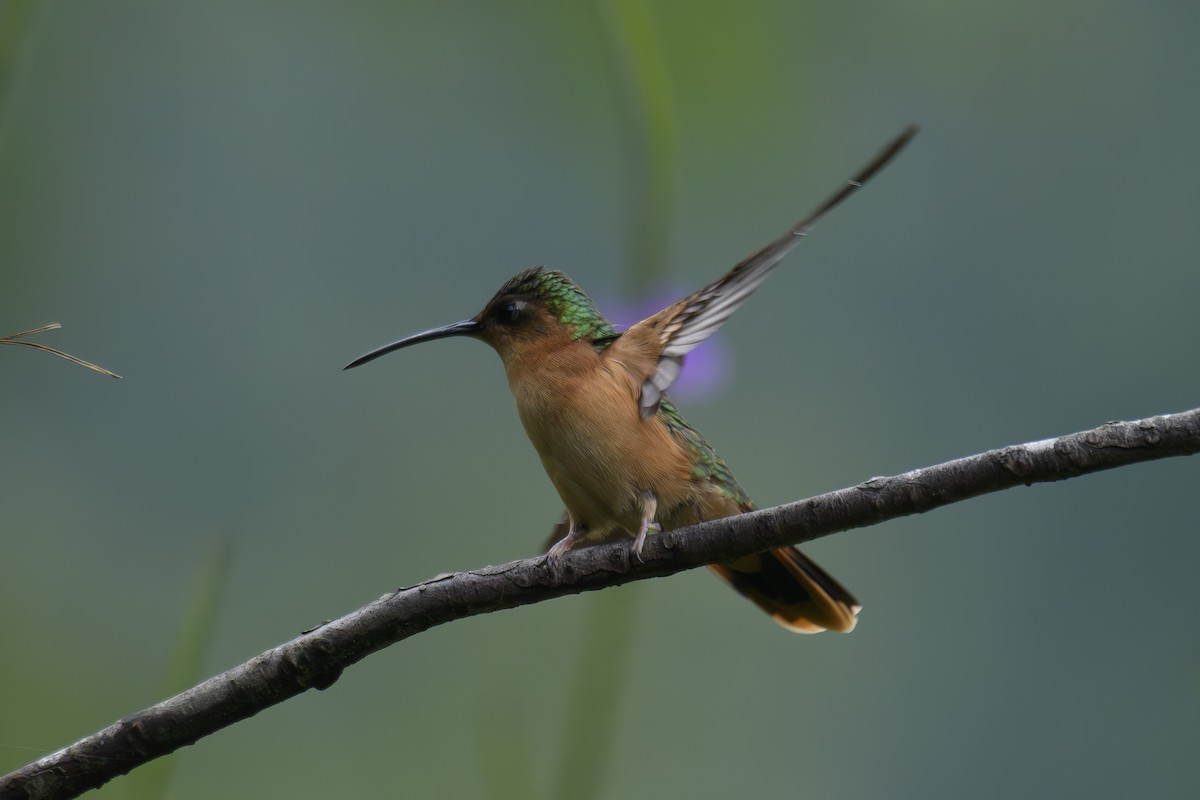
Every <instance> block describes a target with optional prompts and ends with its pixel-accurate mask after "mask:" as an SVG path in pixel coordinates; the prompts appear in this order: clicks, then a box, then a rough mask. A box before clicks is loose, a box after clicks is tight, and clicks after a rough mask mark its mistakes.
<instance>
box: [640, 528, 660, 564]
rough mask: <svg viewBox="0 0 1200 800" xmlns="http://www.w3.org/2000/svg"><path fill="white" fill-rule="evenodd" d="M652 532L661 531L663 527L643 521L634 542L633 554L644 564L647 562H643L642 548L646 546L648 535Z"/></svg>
mask: <svg viewBox="0 0 1200 800" xmlns="http://www.w3.org/2000/svg"><path fill="white" fill-rule="evenodd" d="M651 530H656V531H661V530H662V525H659V524H658V523H657V522H651V521H650V520H648V519H644V520H642V527H641V528H639V529H638V535H637V538H635V539H634V540H633V554H634V555H635V556H637V560H638V561H639V562H641V563H643V564H645V563H646V562H645V561H643V560H642V547H643V546H645V544H646V534H647V533H649V532H650V531H651Z"/></svg>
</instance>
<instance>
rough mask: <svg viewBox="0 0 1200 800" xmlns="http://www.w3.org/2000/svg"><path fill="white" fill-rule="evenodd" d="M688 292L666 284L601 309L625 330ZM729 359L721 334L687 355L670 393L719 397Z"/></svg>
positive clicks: (727, 381)
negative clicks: (638, 297) (635, 297)
mask: <svg viewBox="0 0 1200 800" xmlns="http://www.w3.org/2000/svg"><path fill="white" fill-rule="evenodd" d="M687 294H688V291H687V290H686V289H681V288H679V287H678V286H676V285H670V284H667V285H663V286H660V287H658V288H656V289H652V290H651V291H649V292H647V293H645V294H644V295H643V297H642V300H640V301H637V302H629V301H609V302H605V303H604V304H603V307H602V309H601V310H602V311H603V312H604V315H605V316H606V317H608V318H609V320H610V321H612V322H613V323H614V324H615V325H617V326H618V327H619V328H620V329H621V330H625V329H626V328H628V327H629V326H630V325H633V324H635V323H637V322H640V321H641V320H643V319H645V318H646V317H648V316H650V315H651V314H654V313H656V312H658V311H661V310H662V309H664V308H666V307H667V306H669V305H671V304H672V303H674V302H675V301H677V300H679V299H680V298H682V297H686V296H687ZM730 362H731V359H730V357H729V350H728V348H727V347H725V345H724V343H723V342H722V341H721V335H720V334H719V333H718V334H717V335H715V336H713V337H712V338H710V339H709V340H708V341H706V342H704V343H703V344H701V345H700V346H699V347H697V348H696V349H695V350H693V351H692V352H690V353H688V354H687V355H686V356H685V357H684V361H683V372H682V373H680V375H679V379H678V380H676V381H675V384H674V385H673V386H672V387H671V388H670V390H669V391H668V392H667V395H668V396H669V397H672V398H690V399H694V400H703V399H705V398H710V397H715V396H717V395H718V394H720V393H721V391H723V390H724V388H725V387H726V386H727V385H728V383H729V378H730V372H731V369H730Z"/></svg>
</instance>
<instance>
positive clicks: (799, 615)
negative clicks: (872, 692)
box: [711, 547, 862, 633]
mask: <svg viewBox="0 0 1200 800" xmlns="http://www.w3.org/2000/svg"><path fill="white" fill-rule="evenodd" d="M711 569H712V571H713V572H715V573H717V574H718V575H720V576H721V577H722V578H724V579H725V580H727V581H728V582H729V583H730V584H731V585H732V586H733V588H734V589H737V590H738V592H740V593H741V594H742V595H743V596H744V597H746V598H748V599H749V600H750V601H751V602H752V603H754V604H755V605H757V606H758V607H759V608H761V609H762V610H763V611H766V612H767V613H768V614H770V615H771V617H772V618H774V619H775V621H776V622H778V623H779V624H780V625H783V626H784V627H785V628H788V629H790V630H793V631H796V632H797V633H820V632H821V631H824V630H830V631H836V632H837V633H849V632H850V631H852V630H854V625H855V623H856V622H857V621H858V618H857V617H858V612H859V610H861V609H862V606H861V605H859V602H858V601H857V600H856V599H854V595H852V594H850V592H848V591H846V589H845V587H843V586H842V585H841V584H840V583H838V582H837V581H836V580H834V578H833V577H832V576H831V575H830V574H829V573H828V572H826V571H825V570H823V569H821V568H820V567H819V566H817V564H816V563H815V562H814V561H812V560H811V559H810V558H808V556H806V555H804V554H803V553H801V552H800V551H799V550H797V549H796V548H794V547H783V548H780V549H779V550H772V551H770V552H768V553H758V554H756V555H752V556H746V557H745V558H740V559H738V560H737V561H733V562H730V563H727V564H714V565H713V566H712V567H711Z"/></svg>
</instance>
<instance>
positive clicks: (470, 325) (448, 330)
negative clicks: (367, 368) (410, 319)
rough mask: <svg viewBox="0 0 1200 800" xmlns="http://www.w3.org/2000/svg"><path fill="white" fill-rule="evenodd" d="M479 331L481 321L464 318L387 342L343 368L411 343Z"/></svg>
mask: <svg viewBox="0 0 1200 800" xmlns="http://www.w3.org/2000/svg"><path fill="white" fill-rule="evenodd" d="M478 332H479V322H478V321H477V320H473V319H464V320H463V321H462V322H452V323H451V324H449V325H443V326H442V327H440V328H434V329H432V330H428V331H424V332H422V333H416V334H413V335H412V336H407V337H405V338H403V339H401V340H400V341H398V342H392V343H391V344H385V345H384V346H383V347H380V348H378V349H376V350H372V351H371V352H369V353H367V354H366V355H361V356H359V357H358V358H356V359H354V360H353V361H351V362H350V363H349V364H347V365H346V366H344V367H342V369H343V370H346V369H351V368H353V367H358V366H362V365H363V364H366V363H367V362H368V361H374V360H375V359H377V358H379V357H380V356H386V355H387V354H388V353H390V352H392V351H393V350H399V349H400V348H402V347H408V346H409V345H410V344H420V343H421V342H432V341H433V340H434V339H445V338H447V337H449V336H470V335H471V334H473V333H478Z"/></svg>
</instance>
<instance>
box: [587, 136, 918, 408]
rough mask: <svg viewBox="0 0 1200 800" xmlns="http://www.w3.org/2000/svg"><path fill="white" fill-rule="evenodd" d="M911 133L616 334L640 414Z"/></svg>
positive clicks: (614, 352)
mask: <svg viewBox="0 0 1200 800" xmlns="http://www.w3.org/2000/svg"><path fill="white" fill-rule="evenodd" d="M916 133H917V128H916V126H911V127H909V128H907V129H906V130H905V131H904V132H903V133H901V134H900V135H899V136H897V137H896V138H895V139H893V140H892V141H891V143H889V144H888V146H887V147H885V148H884V149H883V150H882V151H880V153H879V154H878V155H876V156H875V158H873V159H871V161H870V163H868V164H867V165H866V166H865V167H863V168H862V169H861V170H859V172H858V174H856V175H855V176H854V177H852V178H850V179H849V180H848V181H846V183H845V184H843V185H842V186H841V188H839V189H838V190H837V191H836V192H834V193H833V194H832V195H830V196H829V197H828V198H826V199H825V202H823V203H821V204H820V205H819V206H817V207H816V208H815V209H813V211H812V212H810V213H809V214H808V216H806V217H804V219H802V220H800V221H799V222H797V223H796V224H795V225H793V226H792V227H790V228H788V229H787V230H786V231H784V233H783V235H781V236H780V237H779V238H778V239H776V240H775V241H773V242H770V243H769V244H767V245H766V246H764V247H762V248H761V249H759V250H757V251H755V252H753V253H751V254H750V255H749V256H747V257H746V258H745V259H743V260H742V262H741V263H739V264H738V265H737V266H735V267H734V268H733V269H731V270H730V271H729V272H727V273H726V274H725V275H723V276H722V277H721V278H719V279H717V280H716V281H714V282H712V283H710V284H709V285H708V286H705V287H704V288H703V289H701V290H700V291H698V292H695V293H694V294H691V295H689V296H688V297H685V298H684V299H682V300H680V301H679V302H678V303H674V304H673V305H670V306H668V307H667V308H664V309H663V310H662V311H659V312H658V313H657V314H655V315H654V316H652V317H648V318H647V319H644V320H642V321H641V322H639V323H638V324H636V325H634V326H633V327H631V328H630V329H629V330H627V331H625V333H624V334H622V335H621V337H620V339H618V340H617V341H616V342H615V343H614V344H613V346H612V348H610V349H611V351H612V352H611V355H612V356H613V357H614V358H617V359H618V360H620V361H621V362H622V363H623V364H624V365H625V366H626V368H628V369H630V371H631V372H633V373H634V378H635V379H636V380H640V381H642V389H641V396H640V399H639V400H638V405H639V407H640V410H641V415H642V417H643V418H646V419H648V418H650V417H652V416H653V415H654V413H655V412H656V411H657V410H658V404H659V403H660V402H661V401H662V396H663V394H664V393H665V392H666V391H667V389H668V388H669V387H670V386H671V384H673V383H674V382H675V379H676V378H678V377H679V373H680V371H681V370H682V369H683V357H684V355H685V354H687V353H689V352H691V351H692V350H693V349H694V348H695V347H696V346H697V345H699V344H700V343H701V342H703V341H704V340H705V339H707V338H708V337H709V336H712V335H713V334H714V333H715V332H716V331H717V328H720V327H721V325H722V324H724V322H725V320H727V319H729V317H730V315H732V314H733V312H734V311H736V310H737V309H738V307H739V306H741V304H742V303H743V302H745V300H746V298H747V297H749V296H750V294H751V293H752V292H753V291H754V290H755V289H757V288H758V287H759V286H760V285H761V284H762V282H763V281H764V280H766V278H767V276H768V275H770V274H771V270H772V269H774V267H775V265H776V264H778V263H779V261H780V259H782V258H783V257H784V256H785V255H787V254H788V251H790V250H791V249H792V248H793V247H795V246H796V245H797V244H798V243H799V242H800V240H801V239H803V238H804V237H805V236H807V235H808V232H809V231H810V230H812V228H813V226H814V225H816V224H817V222H818V221H819V220H820V219H821V217H823V216H825V214H826V213H827V212H829V211H830V210H832V209H833V208H835V207H836V206H837V205H838V204H839V203H841V202H842V201H843V200H845V199H846V198H847V197H849V196H850V195H852V194H854V193H855V192H856V191H858V190H859V189H860V188H862V186H863V184H865V183H866V182H867V181H868V180H870V179H871V177H872V176H873V175H875V173H876V172H878V171H879V170H880V169H882V168H883V167H884V166H885V165H886V164H887V163H888V162H889V161H891V160H892V159H893V158H894V157H895V156H896V154H897V153H899V152H900V150H901V149H903V147H904V146H905V145H906V144H908V142H909V140H910V139H912V137H913V136H915V135H916Z"/></svg>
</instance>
